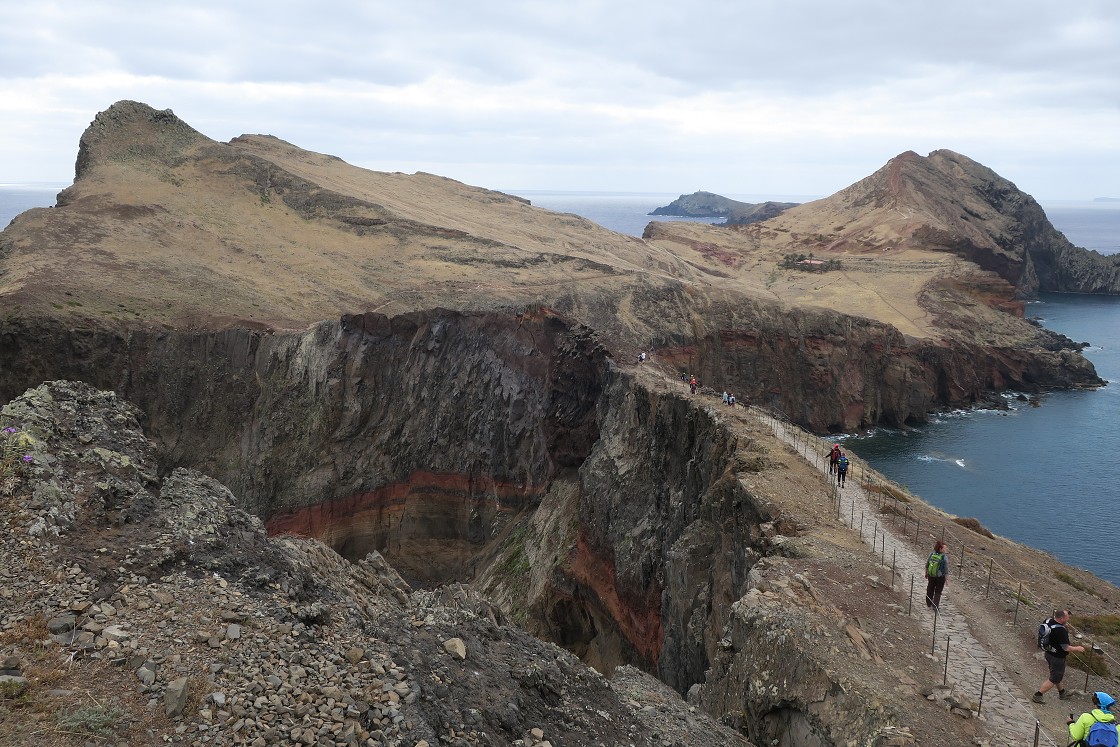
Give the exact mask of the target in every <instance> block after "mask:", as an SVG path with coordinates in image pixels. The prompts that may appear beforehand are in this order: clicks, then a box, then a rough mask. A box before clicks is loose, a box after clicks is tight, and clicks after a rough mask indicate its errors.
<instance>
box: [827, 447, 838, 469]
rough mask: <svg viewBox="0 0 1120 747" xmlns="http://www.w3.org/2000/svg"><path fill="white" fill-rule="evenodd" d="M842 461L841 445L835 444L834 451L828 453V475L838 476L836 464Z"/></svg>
mask: <svg viewBox="0 0 1120 747" xmlns="http://www.w3.org/2000/svg"><path fill="white" fill-rule="evenodd" d="M839 461H840V444H833V445H832V451H830V452H828V474H830V475H834V474H836V463H837V462H839Z"/></svg>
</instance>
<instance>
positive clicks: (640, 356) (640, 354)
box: [638, 352, 646, 363]
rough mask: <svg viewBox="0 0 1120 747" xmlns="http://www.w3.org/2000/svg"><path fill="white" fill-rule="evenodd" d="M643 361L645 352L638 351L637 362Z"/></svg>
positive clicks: (644, 360)
mask: <svg viewBox="0 0 1120 747" xmlns="http://www.w3.org/2000/svg"><path fill="white" fill-rule="evenodd" d="M645 362H646V354H645V352H641V353H638V363H645Z"/></svg>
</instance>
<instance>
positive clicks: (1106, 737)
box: [1066, 692, 1120, 747]
mask: <svg viewBox="0 0 1120 747" xmlns="http://www.w3.org/2000/svg"><path fill="white" fill-rule="evenodd" d="M1115 702H1116V700H1115V699H1114V698H1113V697H1112V696H1111V695H1109V694H1108V693H1101V692H1096V693H1093V705H1095V706H1096V708H1094V709H1093V710H1091V711H1089V712H1088V713H1082V714H1081V716H1080V717H1079V718H1078V719H1077V720H1074V718H1073V714H1072V713H1071V714H1070V715H1069V719H1068V720H1067V721H1066V723H1067V724H1069V738H1070V746H1071V747H1072V745H1075V744H1076V745H1083V747H1117V744H1118V743H1120V733H1118V732H1117V730H1116V717H1115V716H1114V715H1112V713H1111V712H1110V711H1109V709H1110V708H1111V707H1112V704H1113V703H1115Z"/></svg>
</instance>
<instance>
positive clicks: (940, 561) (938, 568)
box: [926, 540, 949, 610]
mask: <svg viewBox="0 0 1120 747" xmlns="http://www.w3.org/2000/svg"><path fill="white" fill-rule="evenodd" d="M946 547H948V545H946V544H945V542H944V541H943V540H937V542H935V543H933V552H931V553H930V554H929V558H928V559H927V560H926V606H927V607H933V608H934V609H937V610H940V609H941V592H942V591H944V590H945V580H946V579H947V578H949V554H948V553H946V552H945V548H946Z"/></svg>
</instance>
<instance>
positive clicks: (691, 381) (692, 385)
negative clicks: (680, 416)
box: [688, 376, 700, 394]
mask: <svg viewBox="0 0 1120 747" xmlns="http://www.w3.org/2000/svg"><path fill="white" fill-rule="evenodd" d="M698 386H700V382H698V381H696V377H695V376H693V377H692V378H691V379H689V380H688V388H689V389H690V390H692V393H693V394H696V387H698Z"/></svg>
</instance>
